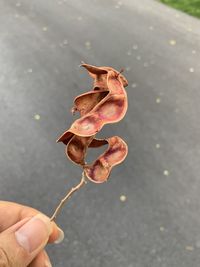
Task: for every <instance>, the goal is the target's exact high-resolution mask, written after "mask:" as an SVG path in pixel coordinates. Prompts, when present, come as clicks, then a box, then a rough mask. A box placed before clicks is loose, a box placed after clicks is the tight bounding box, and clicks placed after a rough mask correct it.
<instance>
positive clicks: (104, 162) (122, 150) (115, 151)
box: [83, 136, 128, 183]
mask: <svg viewBox="0 0 200 267" xmlns="http://www.w3.org/2000/svg"><path fill="white" fill-rule="evenodd" d="M102 141H103V142H102V145H103V144H104V142H105V141H106V142H107V143H108V149H107V150H106V151H105V152H104V153H103V154H102V155H100V156H99V158H98V159H97V160H95V161H94V162H93V163H92V164H91V165H85V166H83V168H84V171H85V174H86V176H87V177H88V179H89V180H91V181H92V182H95V183H103V182H105V181H107V180H108V177H109V175H110V172H111V170H112V168H113V167H114V166H115V165H118V164H120V163H121V162H122V161H123V160H124V159H125V158H126V155H127V153H128V146H127V144H126V143H125V142H124V141H123V140H122V139H121V138H120V137H118V136H113V137H111V138H108V139H105V140H102Z"/></svg>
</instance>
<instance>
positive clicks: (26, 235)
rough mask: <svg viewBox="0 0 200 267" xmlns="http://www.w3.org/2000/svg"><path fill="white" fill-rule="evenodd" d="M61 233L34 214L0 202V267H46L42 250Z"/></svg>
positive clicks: (51, 224) (61, 234) (11, 204)
mask: <svg viewBox="0 0 200 267" xmlns="http://www.w3.org/2000/svg"><path fill="white" fill-rule="evenodd" d="M63 238H64V233H63V231H62V230H61V229H60V228H59V227H58V226H57V225H56V224H55V222H51V221H50V218H48V217H47V216H46V215H44V214H42V213H41V212H39V211H38V210H35V209H33V208H30V207H26V206H22V205H20V204H17V203H12V202H6V201H0V267H27V266H28V267H50V266H51V263H50V260H49V257H48V255H47V253H46V252H45V250H44V247H45V246H46V244H47V243H60V242H61V241H62V240H63Z"/></svg>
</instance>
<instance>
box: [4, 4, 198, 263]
mask: <svg viewBox="0 0 200 267" xmlns="http://www.w3.org/2000/svg"><path fill="white" fill-rule="evenodd" d="M163 2H167V3H168V4H169V5H172V6H174V7H175V8H180V9H182V10H184V11H187V12H189V13H190V14H191V15H195V16H197V17H199V15H200V13H199V10H200V9H199V5H200V4H199V1H191V0H190V1H186V0H185V1H163ZM191 15H188V14H186V13H182V12H181V11H179V10H178V9H173V8H172V7H170V6H168V5H164V4H163V3H161V2H159V1H154V0H140V1H138V0H123V1H116V0H109V1H106V0H101V1H100V0H84V1H78V0H73V1H72V0H60V1H59V0H49V1H46V0H45V1H39V0H34V1H31V0H29V1H26V0H19V1H17V0H0V114H1V116H0V151H1V153H0V198H1V199H2V200H9V201H15V202H18V203H21V204H24V205H29V206H32V207H34V208H36V209H39V210H41V211H42V212H44V213H46V214H47V215H49V216H50V215H52V213H53V211H54V208H55V207H56V205H57V204H58V202H59V200H60V199H61V198H62V197H63V196H64V195H65V193H66V191H68V190H69V189H70V188H71V187H72V186H74V185H76V184H77V183H78V182H79V180H80V176H81V169H80V168H79V167H78V166H76V165H74V164H73V163H72V162H70V161H69V160H68V159H67V158H66V157H65V153H64V148H65V147H64V145H63V144H61V143H59V144H56V142H55V141H56V139H57V138H58V136H59V135H60V134H61V133H62V132H63V131H64V130H65V129H67V128H68V127H69V126H70V125H71V123H72V121H73V120H74V118H73V117H72V116H71V113H70V109H71V107H72V105H73V99H74V98H75V97H76V96H77V95H79V94H81V93H83V92H86V91H89V90H90V88H91V86H92V80H91V79H90V77H89V76H88V74H87V73H86V71H85V70H84V69H82V68H79V64H80V62H81V60H83V61H85V62H87V63H89V64H93V65H97V66H112V67H114V68H115V69H118V70H120V69H121V68H124V69H125V71H124V75H125V76H126V77H127V79H128V81H129V86H128V87H127V88H126V90H127V94H128V97H129V109H128V112H127V115H126V117H125V118H124V119H123V120H122V121H121V122H119V123H118V124H112V125H107V126H105V127H104V128H103V130H102V132H101V133H100V135H99V136H101V137H110V136H113V135H119V136H120V137H122V138H123V139H124V140H125V141H126V142H127V143H128V146H129V154H128V157H127V159H126V160H125V161H124V162H123V164H121V165H119V166H117V167H115V168H114V169H113V172H112V174H111V177H110V179H109V181H108V182H107V183H105V184H101V185H96V184H92V183H88V184H87V186H85V187H84V188H82V189H81V190H80V191H79V192H78V193H77V194H76V195H74V196H73V198H72V199H71V200H70V201H69V202H68V204H67V205H66V206H65V208H64V209H63V210H62V212H61V214H60V215H59V217H58V218H57V222H58V224H59V225H60V226H61V228H62V229H63V230H64V231H65V236H66V237H65V240H64V242H63V243H62V244H60V245H57V246H52V245H51V246H48V252H49V255H50V258H51V260H52V264H53V266H57V267H61V266H73V267H86V266H87V267H94V266H95V267H102V266H104V267H116V266H117V267H122V266H123V267H152V266H153V267H158V266H159V267H174V266H176V267H180V266H181V267H188V266H191V267H197V266H199V262H200V231H199V226H200V177H199V174H200V123H199V118H200V105H199V99H200V90H199V89H200V21H199V20H198V18H194V17H192V16H191ZM91 160H92V158H91Z"/></svg>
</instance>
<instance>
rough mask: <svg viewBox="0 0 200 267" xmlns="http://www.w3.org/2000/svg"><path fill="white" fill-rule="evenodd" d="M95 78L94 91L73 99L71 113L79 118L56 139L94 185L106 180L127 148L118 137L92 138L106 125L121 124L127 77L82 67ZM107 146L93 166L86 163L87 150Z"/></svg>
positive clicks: (107, 70) (108, 70)
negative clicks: (62, 144) (76, 114)
mask: <svg viewBox="0 0 200 267" xmlns="http://www.w3.org/2000/svg"><path fill="white" fill-rule="evenodd" d="M82 66H83V67H85V68H86V69H87V70H88V73H89V74H90V76H91V77H92V78H93V79H94V86H93V90H92V91H89V92H87V93H84V94H81V95H79V96H78V97H76V98H75V100H74V107H73V108H72V112H73V113H74V112H75V111H78V112H79V113H80V116H81V118H80V119H77V120H76V121H75V122H74V123H73V124H72V125H71V127H70V128H69V129H68V130H67V131H65V132H64V133H63V134H62V135H61V136H60V137H59V138H58V140H57V142H63V143H64V144H65V145H67V146H66V150H65V152H66V155H67V156H68V157H69V158H70V159H71V160H72V161H73V162H74V163H76V164H79V165H81V166H82V167H83V168H84V172H85V174H86V176H87V177H88V179H90V180H91V181H93V182H95V183H102V182H104V181H106V180H107V179H108V177H109V175H110V171H111V169H112V168H113V166H115V165H117V164H119V163H120V162H122V161H123V160H124V158H125V157H126V155H127V151H128V148H127V145H126V143H125V142H124V141H123V140H122V139H121V138H120V137H117V136H115V137H111V138H108V139H96V138H95V135H96V133H98V132H99V131H100V130H101V129H102V127H103V126H104V125H105V124H107V123H115V122H118V121H120V120H121V119H122V118H123V117H124V115H125V113H126V111H127V94H126V91H125V89H124V86H127V85H128V82H127V80H126V78H125V77H124V76H123V75H122V74H121V73H120V72H117V71H116V70H114V69H113V68H110V67H95V66H92V65H88V64H82ZM105 144H108V149H107V150H106V151H105V152H104V153H103V154H102V155H101V156H100V157H99V158H98V159H97V160H96V161H94V162H93V163H92V164H90V165H87V164H86V163H85V156H86V153H87V149H88V147H94V148H95V147H96V148H97V147H100V146H102V145H105Z"/></svg>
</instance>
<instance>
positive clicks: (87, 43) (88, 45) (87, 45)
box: [85, 41, 91, 49]
mask: <svg viewBox="0 0 200 267" xmlns="http://www.w3.org/2000/svg"><path fill="white" fill-rule="evenodd" d="M85 46H86V48H87V49H90V48H91V43H90V42H89V41H87V42H85Z"/></svg>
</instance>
